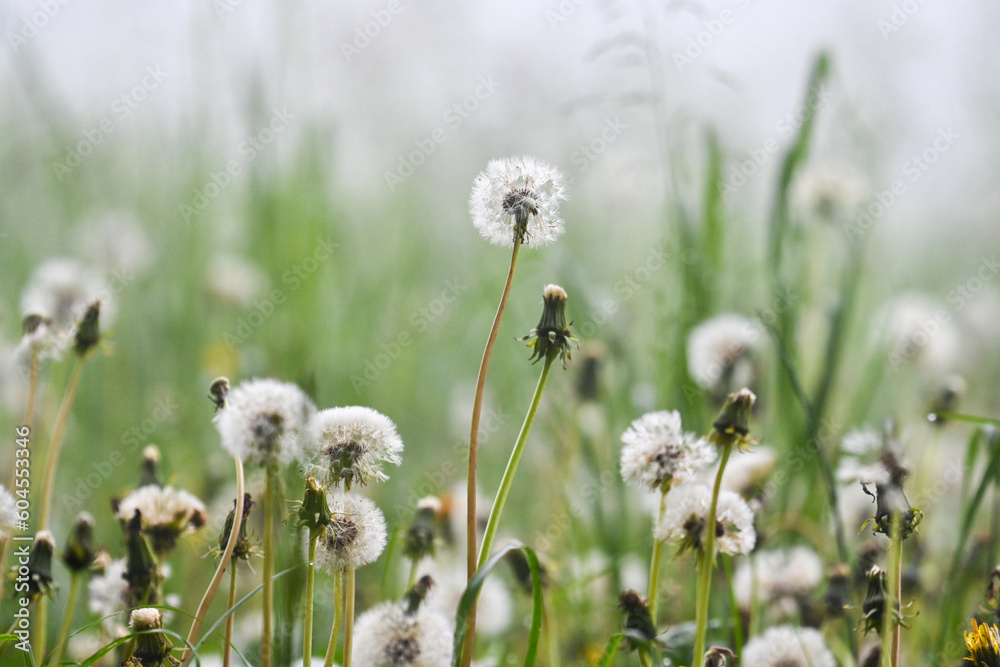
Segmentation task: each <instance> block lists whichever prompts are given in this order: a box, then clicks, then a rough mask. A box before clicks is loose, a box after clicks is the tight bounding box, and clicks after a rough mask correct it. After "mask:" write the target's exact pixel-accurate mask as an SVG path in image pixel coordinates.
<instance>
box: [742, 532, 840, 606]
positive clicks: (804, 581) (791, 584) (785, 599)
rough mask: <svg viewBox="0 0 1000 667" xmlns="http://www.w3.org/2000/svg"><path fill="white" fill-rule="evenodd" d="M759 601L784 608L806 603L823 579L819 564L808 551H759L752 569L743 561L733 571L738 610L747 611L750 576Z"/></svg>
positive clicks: (811, 552)
mask: <svg viewBox="0 0 1000 667" xmlns="http://www.w3.org/2000/svg"><path fill="white" fill-rule="evenodd" d="M755 574H756V580H757V582H756V583H757V590H758V591H759V595H760V597H761V599H763V600H765V601H767V602H769V603H771V604H773V605H775V606H777V607H779V608H780V607H784V606H786V604H787V603H792V604H791V608H792V609H797V608H798V607H797V606H796V605H797V603H799V602H806V601H807V600H808V597H809V596H810V595H811V594H812V593H813V592H814V591H815V590H816V588H817V586H819V584H820V582H821V581H822V580H823V562H822V561H821V560H820V558H819V556H817V555H816V552H814V551H813V550H812V549H809V548H807V547H801V546H797V547H792V548H791V549H777V550H768V551H760V552H758V553H757V555H756V560H755V562H754V565H753V567H751V565H750V563H748V562H746V561H743V562H741V563H740V565H739V567H737V568H736V574H735V576H734V578H733V590H734V592H735V594H736V601H737V602H738V603H739V604H740V606H741V607H744V608H749V606H750V604H751V602H752V598H753V586H754V578H755V577H754V575H755Z"/></svg>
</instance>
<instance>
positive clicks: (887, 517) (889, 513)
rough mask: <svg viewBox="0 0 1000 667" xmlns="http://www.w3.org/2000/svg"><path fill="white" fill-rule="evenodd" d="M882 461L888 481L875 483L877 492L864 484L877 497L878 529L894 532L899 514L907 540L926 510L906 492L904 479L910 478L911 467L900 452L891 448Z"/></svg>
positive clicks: (879, 531)
mask: <svg viewBox="0 0 1000 667" xmlns="http://www.w3.org/2000/svg"><path fill="white" fill-rule="evenodd" d="M880 463H881V464H882V466H883V467H884V469H885V472H886V475H885V479H884V481H878V482H876V483H875V493H874V494H872V493H871V491H869V490H868V486H867V484H866V483H864V482H862V484H861V487H862V488H863V489H864V491H865V493H867V494H868V495H869V496H872V497H873V498H875V516H874V517H873V518H874V524H875V528H874V532H876V533H882V534H883V535H887V536H892V523H893V521H894V520H896V519H897V517H898V521H899V537H900V539H903V540H905V539H906V538H907V537H909V536H910V534H912V533H913V532H914V531H916V528H917V525H918V524H919V523H920V519H921V517H922V514H921V512H920V510H918V509H914V508H912V507H910V502H909V501H908V500H907V499H906V494H905V493H903V480H905V479H906V474H907V471H906V468H904V467H903V465H902V463H901V462H900V461H899V458H898V457H897V456H896V454H895V453H894V452H893V451H892V450H891V449H888V448H887V449H886V451H885V452H883V454H882V458H881V460H880Z"/></svg>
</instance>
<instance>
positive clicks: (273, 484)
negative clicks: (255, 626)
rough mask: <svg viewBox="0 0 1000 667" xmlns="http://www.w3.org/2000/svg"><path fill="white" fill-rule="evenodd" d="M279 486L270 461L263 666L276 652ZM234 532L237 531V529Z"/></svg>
mask: <svg viewBox="0 0 1000 667" xmlns="http://www.w3.org/2000/svg"><path fill="white" fill-rule="evenodd" d="M277 486H278V465H277V464H276V463H269V464H268V465H267V488H266V489H265V491H264V572H263V575H262V576H263V578H264V581H263V584H264V598H263V601H264V634H263V636H262V637H261V645H260V665H261V667H271V658H272V655H273V653H274V648H273V646H272V641H273V637H274V635H273V632H274V628H273V625H274V583H273V582H272V581H271V578H272V577H273V576H274V549H275V544H274V542H275V540H274V532H275V525H274V524H275V520H274V517H273V516H272V515H273V514H274V511H275V506H276V505H277V502H276V500H275V492H276V491H277ZM234 525H235V524H234ZM233 532H234V533H235V532H236V531H235V529H234V530H233Z"/></svg>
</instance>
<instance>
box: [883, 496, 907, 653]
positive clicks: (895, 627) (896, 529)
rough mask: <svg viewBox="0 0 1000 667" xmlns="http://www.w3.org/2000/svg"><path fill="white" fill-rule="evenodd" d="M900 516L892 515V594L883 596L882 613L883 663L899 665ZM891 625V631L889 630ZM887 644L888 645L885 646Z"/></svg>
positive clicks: (890, 546)
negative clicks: (883, 605) (883, 608)
mask: <svg viewBox="0 0 1000 667" xmlns="http://www.w3.org/2000/svg"><path fill="white" fill-rule="evenodd" d="M901 521H902V516H901V514H900V513H899V512H894V513H893V515H892V524H891V528H890V531H891V533H892V535H891V540H892V541H891V542H890V544H889V569H888V571H887V572H886V576H887V579H888V583H889V585H890V586H892V594H891V595H886V596H885V604H886V609H885V611H884V612H883V614H882V619H883V620H882V655H883V656H888V657H887V658H883V664H886V665H891V667H899V640H900V629H901V627H902V619H901V618H900V617H899V614H900V613H901V609H902V606H901V605H902V598H903V585H902V573H903V538H902V534H901V532H902V531H901V528H902V527H901V525H900V523H901ZM890 626H891V632H890ZM886 644H888V646H886Z"/></svg>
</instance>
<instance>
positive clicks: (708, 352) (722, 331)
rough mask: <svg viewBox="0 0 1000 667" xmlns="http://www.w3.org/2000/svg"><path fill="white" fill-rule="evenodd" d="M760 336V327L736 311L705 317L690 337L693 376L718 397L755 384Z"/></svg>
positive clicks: (689, 356) (688, 348) (690, 370)
mask: <svg viewBox="0 0 1000 667" xmlns="http://www.w3.org/2000/svg"><path fill="white" fill-rule="evenodd" d="M760 337H761V331H760V326H759V325H757V324H755V323H754V322H753V321H751V320H749V319H747V318H746V317H744V316H742V315H739V314H736V313H725V314H723V315H718V316H716V317H713V318H711V319H709V320H705V321H704V322H702V323H701V324H699V325H698V326H697V327H695V328H694V329H693V330H692V331H691V334H690V336H689V337H688V346H687V356H688V371H689V372H690V373H691V377H692V378H693V379H694V381H695V382H697V383H698V384H699V385H700V386H701V388H702V389H706V390H708V391H710V392H711V393H712V394H713V395H716V396H717V397H718V398H723V397H724V396H725V394H726V393H727V392H729V391H731V390H733V389H735V388H737V387H746V386H751V385H753V384H754V383H755V382H756V379H757V374H758V369H757V367H756V365H755V360H754V355H755V354H756V353H757V351H758V348H759V347H760Z"/></svg>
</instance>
